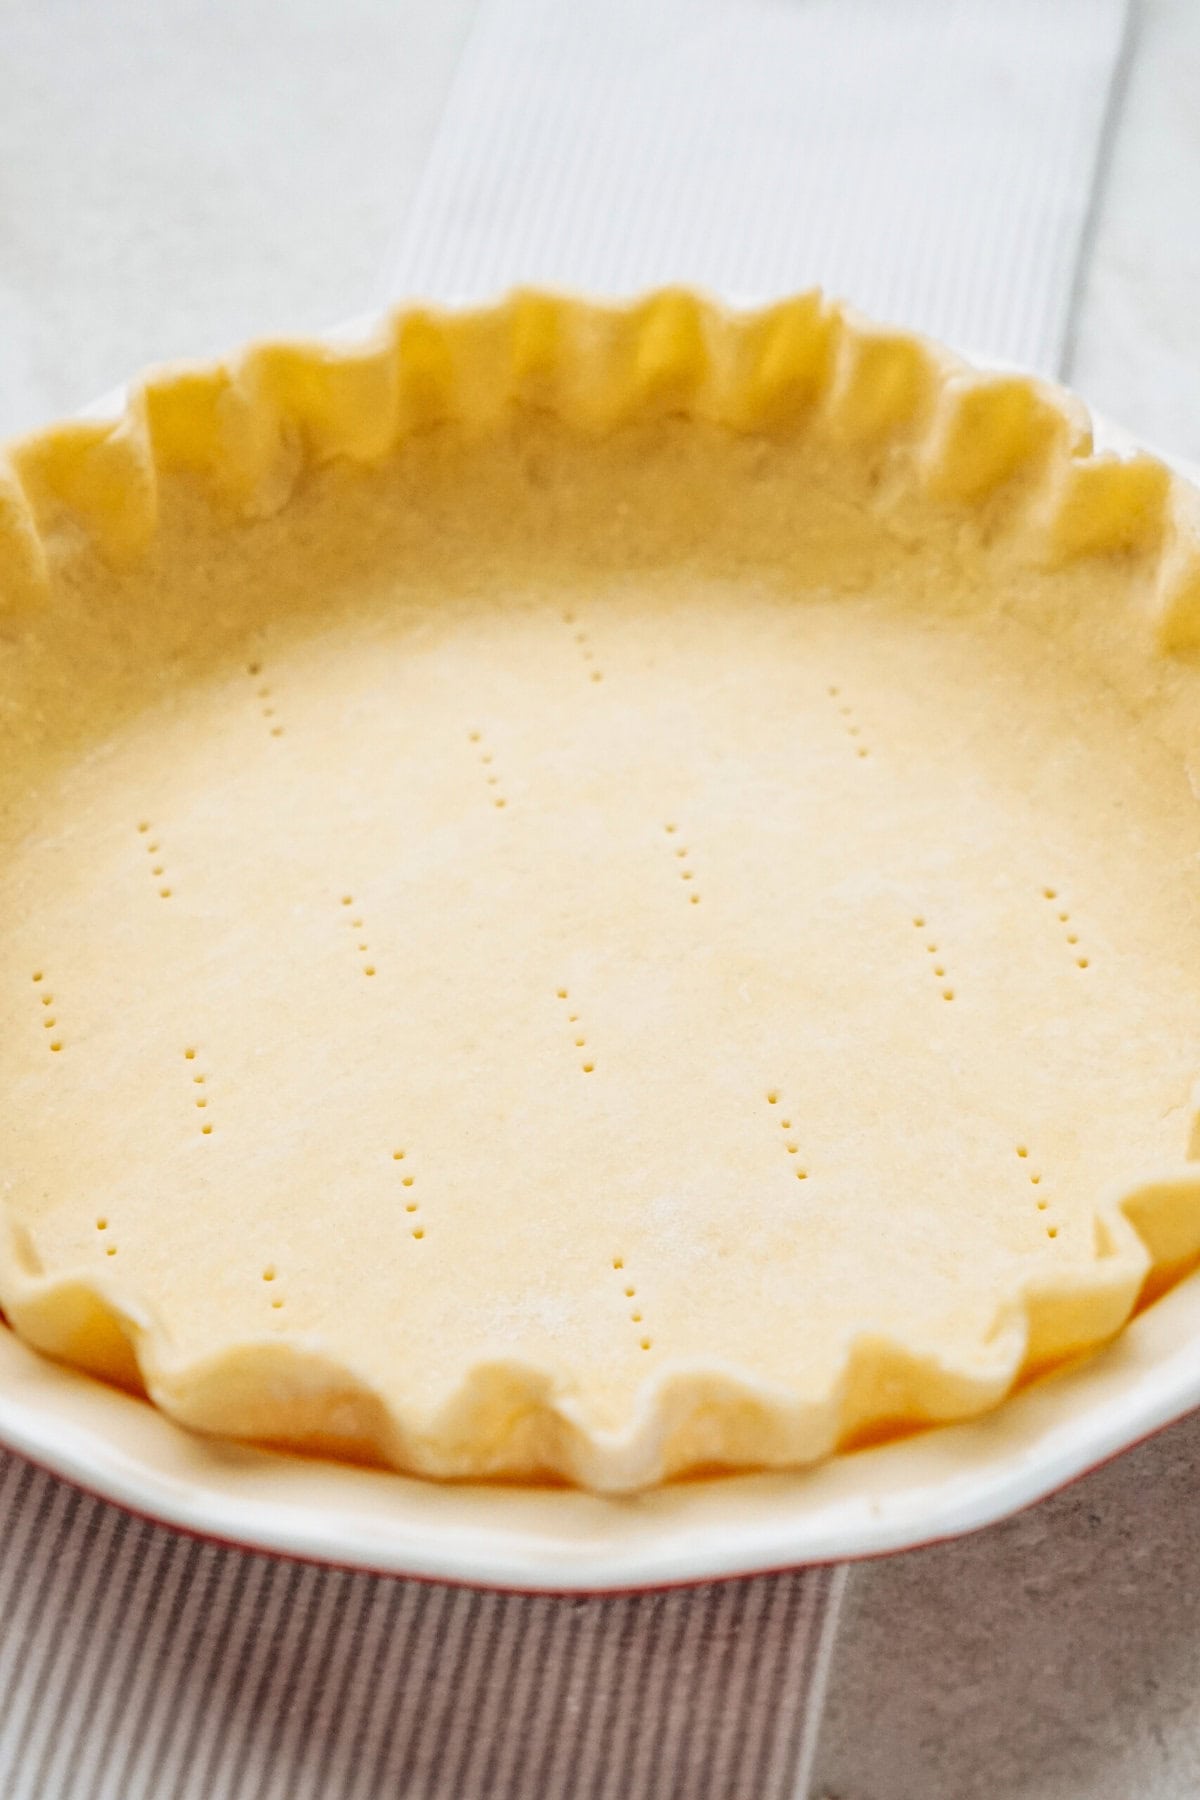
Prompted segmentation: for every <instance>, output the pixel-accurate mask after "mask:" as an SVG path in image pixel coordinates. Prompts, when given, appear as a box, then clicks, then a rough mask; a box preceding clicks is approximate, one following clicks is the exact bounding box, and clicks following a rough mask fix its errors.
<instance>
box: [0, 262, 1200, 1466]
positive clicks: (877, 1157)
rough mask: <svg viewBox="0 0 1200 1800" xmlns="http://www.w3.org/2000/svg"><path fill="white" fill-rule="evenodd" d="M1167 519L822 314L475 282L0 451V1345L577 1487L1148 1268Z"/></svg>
mask: <svg viewBox="0 0 1200 1800" xmlns="http://www.w3.org/2000/svg"><path fill="white" fill-rule="evenodd" d="M1198 650H1200V495H1198V494H1197V493H1196V492H1195V490H1193V489H1192V488H1191V487H1190V486H1188V485H1187V484H1186V483H1185V482H1183V481H1182V480H1181V479H1179V478H1178V477H1177V476H1175V475H1173V474H1172V473H1171V472H1169V471H1168V469H1167V468H1166V467H1164V466H1163V464H1161V463H1160V462H1158V461H1156V460H1155V459H1154V458H1152V457H1150V456H1147V455H1142V454H1136V455H1132V456H1129V457H1115V456H1112V455H1107V454H1105V455H1098V454H1094V453H1093V451H1092V447H1091V436H1090V430H1089V426H1088V421H1087V417H1086V414H1085V413H1084V412H1083V411H1082V409H1081V408H1080V406H1079V405H1078V403H1077V402H1076V401H1074V400H1073V399H1072V398H1071V397H1070V396H1069V395H1067V394H1065V393H1063V392H1062V391H1060V390H1058V389H1056V388H1054V387H1051V386H1049V385H1047V384H1045V383H1042V382H1038V381H1034V380H1030V379H1026V378H1024V377H1021V376H1016V375H1010V374H995V373H990V372H980V371H978V370H975V369H972V368H970V367H968V366H967V365H966V364H964V363H963V362H962V361H960V360H959V359H958V358H956V357H954V356H952V355H951V354H949V353H948V352H947V351H945V350H943V349H941V348H938V347H936V346H934V345H932V344H930V343H928V342H926V341H923V340H921V339H919V338H916V337H913V336H909V335H907V334H905V333H901V332H897V331H893V330H885V329H882V328H879V327H876V326H873V325H871V324H868V323H866V322H864V321H863V320H861V319H859V318H858V317H857V316H855V315H853V314H852V313H850V312H848V311H847V310H846V309H844V308H841V307H839V306H836V305H834V304H831V303H830V302H828V301H827V300H825V299H824V298H822V297H821V296H820V295H819V294H808V295H803V296H800V297H799V298H796V299H794V300H790V301H787V302H784V303H782V304H779V305H776V306H773V307H771V308H768V309H766V310H763V311H758V312H751V313H732V312H729V311H727V310H724V309H722V308H720V307H718V306H716V305H714V304H712V303H711V302H708V301H706V300H703V299H701V298H699V297H697V296H695V295H692V294H690V293H687V292H683V291H674V290H672V291H668V292H664V293H660V294H656V295H653V296H651V297H649V298H648V299H646V300H644V301H641V302H639V303H637V304H635V305H633V306H629V307H615V306H597V305H592V304H589V303H586V302H583V301H580V300H574V299H568V298H563V297H558V296H553V295H549V294H544V293H518V294H516V295H514V296H513V297H511V298H510V299H509V300H507V301H505V302H504V303H502V304H500V305H496V306H493V307H489V308H486V309H483V310H479V311H472V312H435V311H431V310H415V311H405V312H401V313H399V314H397V315H395V316H394V317H392V318H391V319H389V320H388V321H387V322H386V323H385V324H384V325H383V326H381V327H380V328H379V330H378V332H377V334H376V335H375V336H374V337H373V338H372V339H371V340H370V341H369V342H367V343H364V344H360V345H347V344H342V345H336V346H335V345H329V344H325V345H322V344H307V343H304V344H282V343H271V344H263V345H259V346H255V347H252V348H251V349H249V350H248V351H246V352H245V353H244V354H243V355H242V356H240V357H239V358H237V359H236V360H234V361H231V362H229V363H226V364H222V365H219V366H215V367H194V368H193V367H175V368H170V369H167V370H165V371H159V372H156V373H153V374H151V375H150V376H148V377H147V378H146V379H145V380H144V381H143V382H142V383H141V384H140V385H139V386H137V387H136V388H135V389H134V390H133V391H132V393H131V396H130V398H129V401H128V405H127V408H126V410H125V412H124V414H123V416H122V417H121V418H120V419H119V420H117V421H115V422H114V421H111V420H109V421H88V422H74V423H71V424H67V425H63V426H59V427H56V428H54V429H53V430H50V431H46V432H43V433H40V434H39V435H37V436H36V437H33V438H30V439H26V440H24V441H23V442H20V443H18V444H16V445H15V446H12V447H10V450H9V452H8V456H7V459H6V460H5V461H3V462H0V1008H2V1011H0V1093H2V1094H3V1096H4V1101H3V1106H2V1108H0V1305H2V1306H3V1310H4V1314H5V1316H6V1317H7V1319H8V1320H9V1322H10V1323H11V1324H12V1326H13V1327H14V1328H15V1329H16V1330H17V1331H18V1332H19V1333H20V1334H21V1335H22V1336H23V1337H24V1338H25V1339H27V1341H29V1342H30V1343H31V1344H33V1345H35V1346H37V1347H38V1348H39V1349H41V1350H43V1351H45V1352H47V1353H48V1354H50V1355H52V1356H56V1357H59V1358H62V1359H65V1360H66V1361H68V1362H71V1363H73V1364H76V1365H78V1366H81V1367H83V1368H86V1369H89V1370H91V1371H94V1372H95V1373H96V1374H98V1375H101V1376H103V1377H105V1378H107V1379H110V1380H113V1381H117V1382H121V1383H123V1384H125V1385H128V1386H132V1387H134V1388H137V1389H144V1391H145V1392H146V1393H147V1394H148V1395H149V1397H150V1398H151V1399H152V1400H153V1401H154V1402H155V1403H156V1404H157V1405H158V1406H160V1407H162V1408H163V1409H165V1410H166V1411H167V1412H168V1413H170V1414H171V1415H173V1416H174V1417H175V1418H176V1419H178V1420H180V1421H182V1422H183V1423H185V1424H186V1425H189V1426H192V1427H194V1428H197V1429H200V1430H203V1431H206V1432H211V1433H214V1434H218V1435H223V1436H227V1437H237V1438H252V1439H256V1440H260V1441H265V1442H271V1443H276V1444H281V1445H286V1446H291V1447H294V1448H299V1449H305V1450H311V1451H316V1452H320V1453H323V1454H328V1455H334V1456H341V1457H348V1458H354V1459H362V1460H368V1461H376V1462H381V1463H383V1464H387V1465H391V1466H394V1467H397V1468H403V1469H408V1470H412V1471H416V1472H418V1473H422V1474H426V1475H430V1476H437V1477H466V1476H471V1477H478V1476H492V1477H506V1478H510V1479H519V1480H542V1479H561V1480H565V1481H568V1482H573V1483H578V1484H581V1485H584V1486H588V1487H591V1488H594V1489H597V1490H602V1491H609V1492H623V1491H631V1490H636V1489H638V1488H640V1487H644V1486H648V1485H650V1484H653V1483H656V1482H660V1481H663V1480H665V1479H667V1478H669V1477H671V1476H675V1475H680V1474H684V1473H703V1472H712V1471H715V1470H721V1469H729V1468H740V1467H753V1466H790V1465H798V1464H802V1463H805V1462H808V1461H811V1460H814V1459H816V1458H820V1457H823V1456H826V1455H828V1454H830V1453H831V1452H833V1451H834V1450H837V1449H839V1448H847V1447H851V1446H854V1445H856V1444H859V1443H862V1442H865V1441H870V1440H873V1439H875V1438H878V1437H879V1436H881V1435H884V1434H887V1433H891V1432H895V1431H900V1430H906V1429H911V1428H914V1427H916V1426H919V1425H922V1424H928V1423H931V1422H936V1421H942V1420H948V1419H953V1418H960V1417H963V1416H966V1415H969V1414H973V1413H978V1412H980V1411H982V1410H984V1409H986V1408H988V1407H991V1406H992V1405H994V1404H995V1403H997V1402H998V1401H999V1400H1001V1399H1002V1398H1003V1396H1004V1395H1005V1394H1006V1393H1008V1392H1009V1391H1010V1390H1011V1389H1012V1388H1013V1386H1014V1384H1015V1383H1017V1382H1019V1381H1021V1380H1022V1379H1025V1378H1027V1377H1029V1376H1030V1375H1032V1374H1034V1373H1036V1372H1038V1371H1040V1370H1042V1369H1045V1368H1047V1367H1049V1366H1051V1365H1053V1364H1055V1363H1057V1362H1060V1361H1061V1360H1062V1359H1064V1358H1066V1357H1069V1356H1072V1355H1075V1354H1077V1353H1080V1352H1082V1351H1085V1350H1087V1349H1090V1348H1092V1347H1094V1346H1096V1345H1098V1344H1100V1343H1102V1342H1103V1341H1104V1340H1106V1339H1108V1338H1109V1337H1111V1336H1112V1335H1113V1334H1114V1333H1115V1332H1116V1331H1118V1330H1119V1329H1120V1327H1121V1326H1122V1324H1123V1323H1124V1322H1125V1321H1126V1319H1127V1318H1128V1317H1129V1315H1130V1313H1131V1311H1132V1309H1133V1308H1134V1307H1135V1305H1137V1304H1139V1302H1144V1301H1146V1300H1148V1299H1150V1298H1153V1297H1154V1295H1156V1294H1157V1293H1158V1292H1161V1291H1162V1289H1163V1288H1164V1287H1165V1286H1167V1285H1168V1284H1169V1283H1170V1282H1172V1281H1174V1280H1175V1279H1177V1278H1178V1277H1179V1276H1180V1275H1181V1274H1182V1273H1183V1272H1184V1271H1185V1270H1187V1269H1188V1268H1190V1267H1191V1266H1192V1265H1193V1264H1194V1262H1195V1261H1196V1259H1197V1256H1198V1255H1200V1169H1198V1168H1197V1167H1196V1165H1195V1164H1191V1165H1189V1162H1188V1158H1189V1156H1191V1157H1195V1156H1197V1155H1200V1132H1198V1130H1197V1118H1198V1110H1197V1103H1196V1100H1195V1097H1194V1093H1193V1082H1194V1079H1195V1076H1196V1073H1197V1071H1200V809H1198V808H1197V798H1198V795H1200V787H1198V785H1197V784H1198V776H1200V668H1198V666H1197V651H1198Z"/></svg>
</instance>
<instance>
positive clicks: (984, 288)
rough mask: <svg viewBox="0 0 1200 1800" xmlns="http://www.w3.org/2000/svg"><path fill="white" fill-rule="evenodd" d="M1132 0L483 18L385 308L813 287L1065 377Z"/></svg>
mask: <svg viewBox="0 0 1200 1800" xmlns="http://www.w3.org/2000/svg"><path fill="white" fill-rule="evenodd" d="M1128 12H1129V6H1128V0H1053V3H1052V4H1047V3H1046V0H1002V3H1000V0H653V4H647V3H646V0H572V3H571V4H570V5H564V4H562V0H483V7H482V11H481V13H480V16H479V20H478V23H477V25H476V27H475V30H474V33H473V35H472V38H471V41H470V43H469V45H468V47H467V52H466V55H465V56H464V59H463V63H462V66H461V70H460V73H459V76H458V79H457V81H456V84H455V86H454V89H453V92H452V94H451V98H450V103H449V106H448V108H447V111H446V115H445V119H444V121H443V125H442V129H441V133H440V135H439V137H438V140H437V143H436V145H435V148H434V151H433V155H432V157H431V160H430V164H429V168H428V171H427V173H426V177H425V180H424V182H423V183H422V186H421V189H420V192H419V194H418V196H417V199H416V203H415V205H414V206H413V208H412V210H411V211H410V213H409V215H408V217H407V218H406V220H405V222H404V225H403V229H402V231H401V233H400V236H399V239H398V240H397V243H396V246H395V249H394V253H393V256H392V260H391V265H390V268H389V271H388V276H387V282H386V293H385V298H393V297H404V296H405V295H429V294H433V295H448V296H462V297H464V298H474V297H478V296H486V295H488V294H492V293H496V292H498V291H502V290H503V289H505V288H507V287H509V286H511V285H513V284H514V283H518V282H537V281H541V282H547V283H550V284H558V285H563V286H568V287H576V288H582V289H584V290H587V291H593V292H600V293H628V292H631V291H635V290H637V289H641V288H646V287H650V286H653V285H655V284H656V283H662V282H676V281H685V282H692V283H695V284H699V285H700V286H703V287H707V288H711V289H712V290H713V291H715V292H717V293H723V294H730V295H739V296H749V297H754V298H758V297H766V296H769V295H774V294H780V293H788V292H792V291H794V290H796V289H798V288H804V287H808V286H812V285H815V284H819V285H821V286H822V287H824V288H825V289H826V290H827V291H828V292H832V293H835V294H838V295H841V296H843V297H845V298H848V299H851V300H853V301H854V303H855V304H856V305H857V306H859V307H861V308H863V310H864V311H867V312H870V313H873V314H875V315H876V316H878V317H880V318H886V319H892V320H895V321H898V322H899V323H901V324H905V325H910V326H915V327H917V328H918V329H920V330H922V331H927V332H931V333H932V334H933V335H934V336H937V337H941V338H944V339H946V340H947V341H948V342H950V343H956V344H960V345H963V346H965V347H969V348H971V349H974V350H977V351H980V352H984V353H986V354H988V355H991V356H996V357H1006V358H1009V359H1010V360H1012V361H1015V362H1024V363H1027V364H1032V365H1033V366H1035V367H1038V368H1042V369H1046V370H1057V369H1058V368H1059V367H1060V366H1061V364H1062V360H1063V356H1064V352H1065V346H1066V340H1067V334H1068V328H1069V322H1070V316H1071V307H1072V299H1073V289H1074V285H1075V275H1076V271H1077V269H1078V266H1079V255H1080V247H1081V242H1082V238H1083V234H1084V229H1085V224H1086V220H1087V216H1088V205H1089V200H1090V196H1091V191H1092V177H1093V173H1094V170H1095V167H1096V160H1097V150H1098V146H1099V143H1100V138H1101V133H1102V130H1103V127H1104V122H1105V118H1106V109H1107V107H1108V103H1109V100H1110V97H1111V95H1112V91H1113V86H1114V72H1115V70H1116V69H1117V66H1118V55H1119V51H1120V47H1121V45H1122V42H1123V40H1124V37H1125V32H1126V25H1127V19H1128Z"/></svg>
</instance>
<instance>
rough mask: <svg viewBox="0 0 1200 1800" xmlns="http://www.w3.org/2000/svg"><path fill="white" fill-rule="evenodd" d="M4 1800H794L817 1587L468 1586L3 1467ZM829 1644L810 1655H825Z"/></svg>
mask: <svg viewBox="0 0 1200 1800" xmlns="http://www.w3.org/2000/svg"><path fill="white" fill-rule="evenodd" d="M0 1518H3V1519H5V1520H6V1522H7V1529H6V1531H5V1534H4V1537H3V1540H2V1542H0V1796H3V1800H168V1797H169V1800H316V1797H317V1796H320V1797H321V1800H326V1797H327V1796H336V1797H337V1800H378V1797H381V1796H384V1795H386V1796H388V1797H389V1800H400V1797H403V1800H542V1797H543V1796H545V1800H633V1797H640V1796H653V1800H659V1796H662V1797H663V1800H666V1797H667V1796H677V1797H678V1800H793V1797H794V1796H796V1795H798V1794H800V1793H802V1792H803V1790H804V1786H805V1784H806V1779H807V1776H806V1771H807V1769H808V1767H809V1764H810V1761H811V1755H812V1749H813V1733H814V1730H815V1725H816V1721H817V1719H818V1717H819V1712H820V1706H819V1699H818V1696H817V1694H816V1691H815V1690H816V1689H819V1688H820V1687H821V1686H822V1685H823V1682H824V1674H825V1667H826V1663H827V1655H828V1647H829V1644H830V1642H831V1638H832V1627H833V1618H834V1614H835V1611H836V1606H835V1605H834V1604H833V1603H832V1602H833V1600H834V1599H835V1598H836V1593H837V1588H838V1579H837V1575H836V1574H835V1573H834V1572H831V1571H827V1570H812V1571H808V1572H806V1573H800V1574H795V1575H784V1576H773V1577H772V1576H764V1577H761V1578H759V1579H756V1580H752V1581H736V1582H725V1583H719V1584H718V1583H714V1584H711V1585H709V1586H706V1587H701V1588H693V1589H676V1590H674V1591H670V1592H660V1593H649V1594H637V1595H632V1596H614V1597H608V1598H582V1599H574V1598H566V1599H564V1598H559V1597H554V1598H550V1597H542V1596H536V1597H535V1596H530V1595H501V1594H489V1593H481V1592H478V1591H475V1590H471V1589H468V1588H450V1587H443V1586H435V1585H431V1584H430V1585H426V1584H421V1583H418V1582H406V1581H395V1580H389V1579H384V1578H380V1577H377V1576H372V1575H364V1574H358V1573H352V1572H349V1571H345V1570H328V1569H320V1568H316V1567H312V1566H309V1565H307V1564H304V1563H296V1562H283V1561H279V1560H276V1559H274V1558H271V1557H268V1556H261V1555H254V1554H250V1553H247V1552H243V1551H240V1550H234V1549H229V1548H225V1547H223V1546H220V1545H217V1544H211V1543H206V1542H203V1541H201V1540H199V1539H193V1538H186V1537H181V1536H180V1535H178V1534H177V1533H175V1532H171V1531H168V1530H166V1529H164V1528H162V1527H159V1526H156V1525H152V1524H149V1523H148V1522H146V1521H145V1520H141V1519H134V1518H132V1517H130V1516H129V1515H128V1514H126V1513H123V1512H121V1511H120V1510H119V1509H118V1508H116V1507H113V1506H108V1505H106V1504H105V1503H104V1502H102V1501H99V1500H93V1499H91V1498H90V1497H89V1496H87V1495H84V1494H82V1493H80V1492H79V1491H78V1490H77V1489H75V1488H72V1487H68V1486H67V1485H66V1484H64V1483H63V1482H59V1481H56V1480H54V1479H52V1478H51V1477H50V1476H48V1475H46V1474H44V1473H43V1472H42V1471H40V1470H36V1469H34V1467H33V1466H32V1465H31V1464H30V1463H27V1462H25V1461H24V1460H22V1459H20V1458H18V1457H14V1456H3V1455H0ZM823 1646H824V1649H823Z"/></svg>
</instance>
